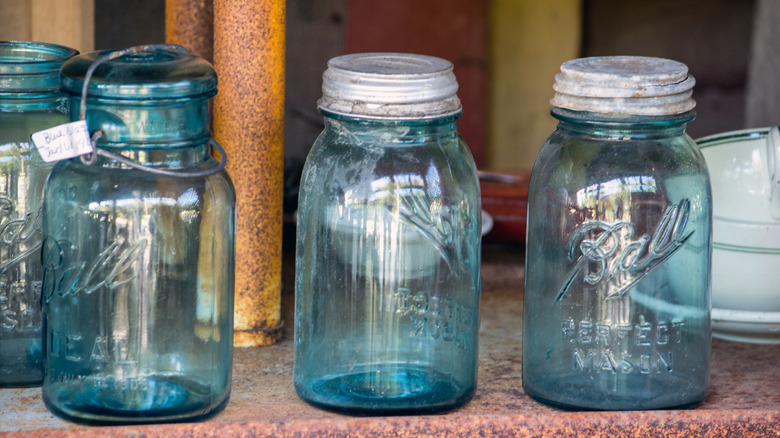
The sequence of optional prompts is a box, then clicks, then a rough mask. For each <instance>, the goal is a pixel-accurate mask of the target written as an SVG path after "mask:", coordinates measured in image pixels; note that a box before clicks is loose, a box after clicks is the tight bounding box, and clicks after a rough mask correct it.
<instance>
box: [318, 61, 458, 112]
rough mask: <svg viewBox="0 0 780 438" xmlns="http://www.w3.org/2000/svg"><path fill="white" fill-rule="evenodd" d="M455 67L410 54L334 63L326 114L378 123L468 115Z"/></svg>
mask: <svg viewBox="0 0 780 438" xmlns="http://www.w3.org/2000/svg"><path fill="white" fill-rule="evenodd" d="M457 91H458V82H457V80H456V79H455V75H454V74H453V72H452V63H451V62H449V61H446V60H444V59H441V58H436V57H433V56H425V55H415V54H407V53H357V54H351V55H344V56H338V57H336V58H333V59H331V60H330V61H328V69H327V70H325V73H324V74H323V75H322V98H321V99H320V100H319V101H318V102H317V106H318V107H319V108H320V109H321V110H323V111H326V112H330V113H336V114H341V115H348V116H355V117H366V118H376V119H406V120H408V119H426V118H437V117H444V116H448V115H456V114H459V113H460V112H461V111H462V108H461V104H460V100H459V99H458V96H457V95H456V93H457Z"/></svg>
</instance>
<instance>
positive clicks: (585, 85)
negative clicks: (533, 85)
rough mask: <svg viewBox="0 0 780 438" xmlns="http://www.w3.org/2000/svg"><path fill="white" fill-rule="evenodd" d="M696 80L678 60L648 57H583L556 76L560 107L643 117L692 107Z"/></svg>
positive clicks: (571, 61) (558, 104) (673, 112)
mask: <svg viewBox="0 0 780 438" xmlns="http://www.w3.org/2000/svg"><path fill="white" fill-rule="evenodd" d="M695 84H696V80H695V79H694V77H693V76H692V75H690V74H689V72H688V67H687V66H686V65H685V64H683V63H681V62H678V61H674V60H671V59H664V58H654V57H646V56H603V57H590V58H579V59H574V60H570V61H567V62H565V63H563V64H562V65H561V72H560V73H558V74H557V75H556V76H555V84H554V85H553V89H554V90H555V92H556V94H555V96H554V97H553V99H552V100H551V101H550V102H551V104H552V105H553V106H555V107H560V108H567V109H571V110H575V111H591V112H621V113H626V114H637V115H664V114H679V113H683V112H686V111H690V110H692V109H693V108H694V107H695V106H696V102H695V101H694V100H693V98H692V94H693V86H694V85H695Z"/></svg>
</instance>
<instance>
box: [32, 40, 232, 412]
mask: <svg viewBox="0 0 780 438" xmlns="http://www.w3.org/2000/svg"><path fill="white" fill-rule="evenodd" d="M104 55H106V56H108V55H107V54H106V53H90V54H85V55H80V56H78V57H75V58H73V59H72V60H71V61H69V62H68V63H66V64H65V66H64V67H63V69H62V79H61V80H62V87H63V90H64V91H65V92H67V93H68V95H69V96H70V100H71V116H72V118H73V119H74V120H75V119H78V117H79V106H80V103H81V93H82V87H83V86H84V81H85V74H86V72H87V70H88V68H89V67H90V66H91V65H93V63H95V61H96V58H97V57H99V56H100V57H101V60H104V59H103V58H102V57H103V56H104ZM216 86H217V78H216V74H215V72H214V70H213V68H212V67H211V66H210V65H209V64H208V63H207V62H206V61H204V60H202V59H200V58H197V57H195V56H191V55H189V54H186V53H183V52H181V51H178V50H172V49H170V48H147V49H146V50H142V51H139V52H137V53H131V54H126V55H123V56H121V57H117V58H115V59H110V60H107V61H105V62H103V63H102V64H99V65H98V66H97V67H96V68H95V70H94V76H92V78H91V80H90V81H89V83H88V89H87V91H88V93H87V96H88V97H87V100H86V119H87V123H88V126H89V130H90V132H98V131H99V132H100V133H102V137H101V138H100V139H99V140H98V141H97V147H98V148H100V149H102V150H103V151H109V152H111V153H113V154H115V155H118V157H117V159H114V158H111V157H106V156H104V155H100V156H98V157H97V159H96V163H94V164H93V163H91V162H89V161H88V160H83V159H80V158H73V159H70V160H65V161H60V162H59V163H57V165H56V166H55V168H54V169H53V170H52V173H51V176H50V178H49V181H48V183H47V185H46V197H45V204H44V212H43V230H44V235H45V239H44V243H43V266H44V284H43V310H44V329H45V351H46V359H45V365H44V367H45V378H44V382H43V399H44V402H45V403H46V405H47V406H48V407H49V409H50V410H52V411H53V412H54V413H56V414H58V415H60V416H63V417H65V418H68V419H72V420H78V421H89V422H121V423H131V422H162V421H179V420H184V419H196V418H201V417H204V416H208V415H210V414H213V413H215V412H217V411H219V410H220V409H221V408H222V407H224V406H225V404H226V403H227V401H228V397H229V394H230V388H231V368H232V355H233V350H232V343H233V334H232V333H233V331H232V329H233V286H234V280H233V279H234V274H233V272H234V271H233V269H234V257H235V256H234V253H235V249H234V247H235V194H234V191H233V186H232V183H231V181H230V178H229V177H228V175H227V173H226V172H225V171H224V170H223V169H221V168H220V165H219V164H218V162H217V161H215V160H214V159H213V158H212V157H211V154H210V141H211V137H210V135H209V111H208V99H209V98H211V97H212V96H214V95H215V94H216ZM82 158H83V157H82ZM119 160H125V161H128V160H129V162H130V164H131V165H134V166H135V167H133V166H130V165H127V164H125V163H124V162H120V161H119ZM139 167H140V168H139ZM160 171H162V172H163V173H164V174H159V173H160Z"/></svg>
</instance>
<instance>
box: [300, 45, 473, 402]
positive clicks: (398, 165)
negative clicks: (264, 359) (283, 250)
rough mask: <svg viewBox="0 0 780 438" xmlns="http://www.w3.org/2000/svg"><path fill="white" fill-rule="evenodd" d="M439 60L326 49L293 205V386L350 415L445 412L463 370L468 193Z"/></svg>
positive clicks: (452, 83) (465, 380) (462, 395)
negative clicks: (318, 130) (328, 56)
mask: <svg viewBox="0 0 780 438" xmlns="http://www.w3.org/2000/svg"><path fill="white" fill-rule="evenodd" d="M456 91H457V82H456V80H455V77H454V75H453V74H452V64H450V63H449V62H447V61H444V60H442V59H438V58H433V57H427V56H419V55H406V54H388V53H379V54H355V55H346V56H342V57H337V58H334V59H332V60H330V62H329V63H328V69H327V71H326V72H325V74H324V81H323V97H322V99H321V100H320V101H319V109H320V110H321V112H322V114H323V115H324V116H325V130H324V131H323V132H322V134H321V135H320V136H319V138H318V139H317V141H316V142H315V144H314V146H313V147H312V150H311V152H310V153H309V156H308V158H307V161H306V165H305V168H304V171H303V178H302V181H301V189H300V196H299V204H298V234H297V252H296V281H295V292H296V295H295V366H294V382H295V389H296V391H297V392H298V395H300V397H301V398H303V399H304V400H306V401H308V402H310V403H312V404H315V405H318V406H321V407H326V408H332V409H337V410H343V411H347V412H354V413H372V414H377V413H403V412H424V411H434V410H443V409H450V408H454V407H457V406H460V405H462V404H463V403H466V402H467V401H468V400H469V399H470V398H471V397H472V395H473V393H474V390H475V387H476V374H477V340H478V339H477V338H478V327H479V298H480V292H481V278H480V269H479V268H480V248H481V247H480V196H479V185H478V180H477V174H476V167H475V165H474V161H473V159H472V157H471V154H470V152H469V150H468V148H467V147H466V145H465V143H464V142H463V140H462V139H461V138H460V136H459V135H458V132H457V130H456V126H455V121H456V119H457V118H458V117H459V115H460V114H461V105H460V101H459V100H458V98H457V96H456Z"/></svg>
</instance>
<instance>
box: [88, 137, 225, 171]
mask: <svg viewBox="0 0 780 438" xmlns="http://www.w3.org/2000/svg"><path fill="white" fill-rule="evenodd" d="M111 152H113V153H116V154H119V155H122V156H123V157H125V158H128V159H130V160H132V161H134V162H136V163H138V164H141V165H143V166H150V167H158V168H165V169H182V168H191V167H193V166H199V165H202V164H203V165H205V163H206V162H207V161H209V160H210V158H211V146H210V144H209V143H208V141H205V142H203V143H201V144H197V145H190V146H188V147H181V148H172V149H171V148H168V149H166V148H146V149H138V148H136V149H114V150H112V151H111ZM76 160H78V158H76ZM98 165H100V166H103V167H111V168H125V169H130V167H129V166H126V165H124V164H122V163H120V162H118V161H115V160H112V159H110V158H106V157H103V156H99V157H98Z"/></svg>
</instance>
